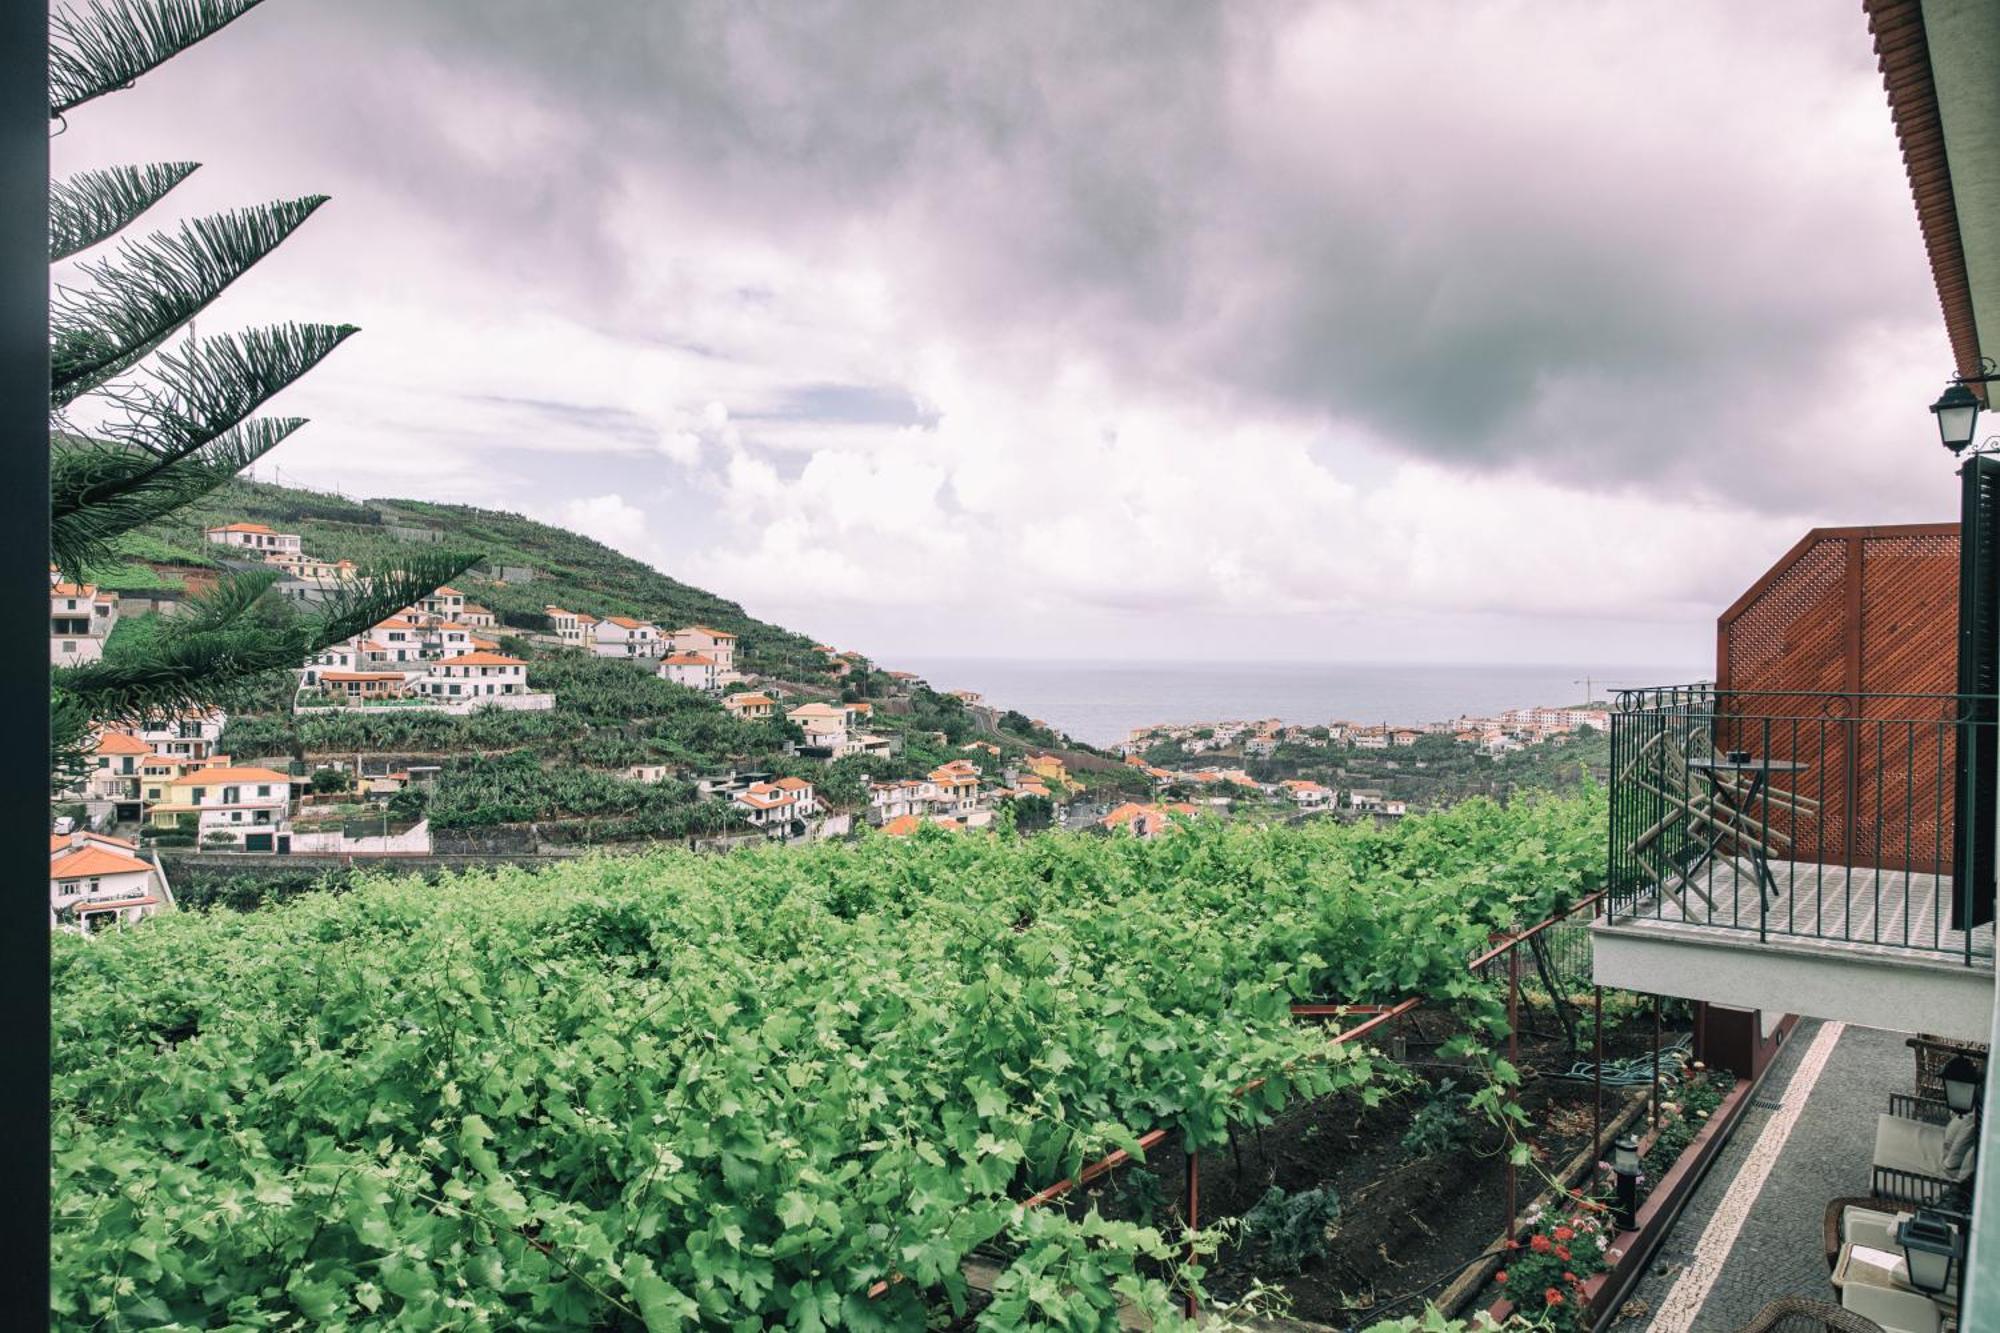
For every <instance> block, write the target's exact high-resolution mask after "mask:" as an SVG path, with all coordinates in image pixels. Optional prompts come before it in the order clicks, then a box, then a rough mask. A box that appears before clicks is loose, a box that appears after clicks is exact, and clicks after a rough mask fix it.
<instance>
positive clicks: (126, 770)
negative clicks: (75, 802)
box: [87, 731, 153, 801]
mask: <svg viewBox="0 0 2000 1333" xmlns="http://www.w3.org/2000/svg"><path fill="white" fill-rule="evenodd" d="M152 753H153V751H152V747H151V746H149V745H147V744H146V742H144V741H142V740H140V739H139V738H138V737H137V736H134V735H132V734H131V733H130V732H125V731H107V732H105V733H104V734H103V735H102V736H99V737H98V738H97V748H96V750H95V751H94V752H92V754H91V766H90V777H89V781H88V783H87V790H88V791H89V793H90V795H92V796H94V797H96V798H97V799H98V800H100V801H136V800H138V799H139V779H140V776H141V775H140V771H139V770H140V766H141V765H143V764H144V763H145V762H146V759H147V758H148V756H150V755H151V754H152Z"/></svg>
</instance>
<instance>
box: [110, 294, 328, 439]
mask: <svg viewBox="0 0 2000 1333" xmlns="http://www.w3.org/2000/svg"><path fill="white" fill-rule="evenodd" d="M357 332H359V330H357V329H356V328H355V327H354V326H353V325H352V324H279V325H274V326H272V327H270V328H263V329H252V330H251V331H249V332H248V333H236V334H226V335H224V336H222V337H219V338H203V339H192V338H190V339H188V340H187V341H186V342H184V343H182V344H181V345H180V346H179V347H177V348H174V349H172V350H163V351H161V352H160V353H159V355H158V357H157V358H156V359H155V361H154V362H153V364H152V365H151V367H150V368H149V380H150V382H141V383H138V384H134V385H131V386H129V387H126V386H121V385H117V384H110V385H106V386H104V387H103V388H101V389H99V390H98V395H99V397H100V398H101V399H105V400H109V401H110V402H113V403H115V404H117V405H118V406H119V407H120V408H121V409H122V413H121V415H122V417H123V420H120V421H114V422H111V423H108V424H107V425H106V426H105V427H104V432H103V433H104V434H105V435H106V436H107V437H108V438H110V439H112V440H115V441H117V442H118V443H120V444H125V445H129V446H131V447H133V448H135V449H139V450H143V451H144V452H146V453H149V454H151V455H153V456H154V457H155V458H157V459H159V460H160V463H161V464H162V465H165V464H169V463H172V462H174V461H175V460H176V459H179V458H182V457H185V456H186V455H188V454H191V453H193V452H194V451H195V450H197V449H199V448H201V446H203V445H205V444H207V443H208V442H209V441H210V440H213V439H216V438H217V437H218V436H220V435H222V434H223V433H224V432H226V431H228V430H231V429H232V428H234V427H236V426H238V425H240V424H241V423H242V422H243V420H244V419H245V418H246V417H248V416H249V415H250V414H251V413H252V412H254V411H256V410H257V409H258V408H259V407H261V406H262V405H263V404H264V403H265V402H266V401H267V400H268V399H269V398H271V396H272V395H274V394H276V393H277V392H278V391H279V390H281V389H283V388H284V387H285V386H286V385H288V384H290V383H292V381H294V380H296V379H298V378H300V377H301V376H303V375H304V374H305V373H306V372H307V371H309V370H311V369H312V368H313V367H314V366H316V365H318V364H319V363H320V362H321V361H322V360H324V359H325V358H326V356H327V355H328V354H329V353H331V352H332V351H333V349H334V348H336V347H338V346H340V344H341V343H343V342H345V341H346V340H347V339H348V338H350V337H352V336H353V335H354V334H355V333H357ZM156 386H157V387H156Z"/></svg>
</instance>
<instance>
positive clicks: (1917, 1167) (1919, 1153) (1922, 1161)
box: [1875, 1114, 1944, 1176]
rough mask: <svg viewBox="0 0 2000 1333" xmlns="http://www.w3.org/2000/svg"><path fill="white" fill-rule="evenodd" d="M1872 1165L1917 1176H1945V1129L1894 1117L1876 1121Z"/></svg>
mask: <svg viewBox="0 0 2000 1333" xmlns="http://www.w3.org/2000/svg"><path fill="white" fill-rule="evenodd" d="M1875 1165H1877V1166H1886V1167H1890V1168H1892V1169H1893V1170H1897V1171H1914V1172H1915V1173H1917V1174H1918V1175H1920V1176H1943V1175H1944V1126H1943V1125H1927V1124H1925V1123H1924V1122H1923V1121H1921V1120H1905V1119H1903V1118H1902V1117H1901V1116H1897V1115H1886V1114H1885V1115H1878V1116H1876V1117H1875Z"/></svg>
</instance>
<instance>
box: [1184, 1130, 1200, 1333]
mask: <svg viewBox="0 0 2000 1333" xmlns="http://www.w3.org/2000/svg"><path fill="white" fill-rule="evenodd" d="M1186 1165H1187V1172H1186V1174H1187V1229H1188V1244H1187V1262H1188V1263H1190V1264H1192V1263H1193V1262H1194V1251H1195V1242H1194V1236H1195V1233H1196V1232H1197V1231H1199V1230H1200V1229H1201V1153H1200V1151H1199V1150H1197V1149H1195V1148H1193V1147H1190V1148H1189V1149H1188V1150H1187V1164H1186ZM1184 1308H1185V1309H1186V1311H1187V1317H1188V1318H1190V1319H1193V1318H1194V1317H1195V1316H1196V1315H1198V1314H1200V1313H1201V1302H1200V1300H1199V1299H1198V1298H1197V1297H1196V1296H1195V1292H1194V1288H1193V1287H1192V1286H1190V1287H1189V1288H1188V1290H1187V1297H1186V1300H1185V1304H1184Z"/></svg>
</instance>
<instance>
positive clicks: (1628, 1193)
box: [1611, 1132, 1639, 1231]
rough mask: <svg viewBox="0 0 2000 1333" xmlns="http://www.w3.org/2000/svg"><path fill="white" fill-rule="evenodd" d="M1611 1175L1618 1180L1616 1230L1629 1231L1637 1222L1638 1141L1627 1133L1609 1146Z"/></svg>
mask: <svg viewBox="0 0 2000 1333" xmlns="http://www.w3.org/2000/svg"><path fill="white" fill-rule="evenodd" d="M1611 1174H1612V1175H1614V1176H1616V1177H1617V1178H1618V1182H1617V1183H1618V1208H1617V1212H1618V1229H1619V1230H1620V1231H1630V1230H1631V1229H1632V1228H1633V1227H1634V1226H1636V1225H1638V1221H1639V1140H1638V1138H1637V1137H1636V1136H1634V1135H1632V1134H1631V1133H1629V1132H1628V1133H1625V1134H1620V1135H1619V1136H1618V1137H1617V1139H1615V1140H1614V1141H1613V1142H1612V1144H1611Z"/></svg>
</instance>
